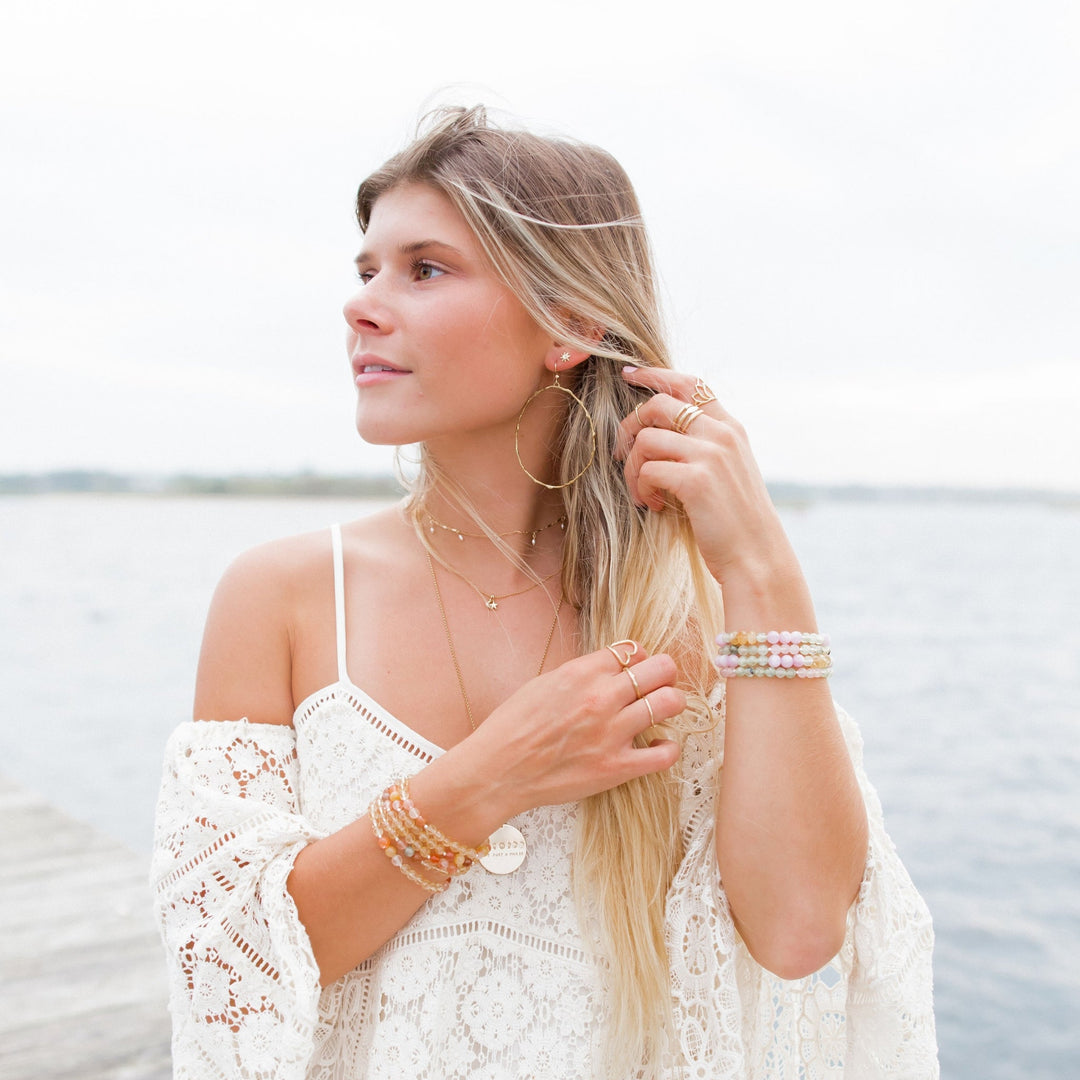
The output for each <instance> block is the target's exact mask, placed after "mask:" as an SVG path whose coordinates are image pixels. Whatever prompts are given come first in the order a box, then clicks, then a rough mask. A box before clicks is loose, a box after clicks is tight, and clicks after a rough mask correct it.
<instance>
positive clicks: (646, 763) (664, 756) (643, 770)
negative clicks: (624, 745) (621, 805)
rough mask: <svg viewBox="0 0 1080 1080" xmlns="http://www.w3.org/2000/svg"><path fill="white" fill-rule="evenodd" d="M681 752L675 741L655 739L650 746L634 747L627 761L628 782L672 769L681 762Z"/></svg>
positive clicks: (629, 752) (629, 751)
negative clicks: (638, 777)
mask: <svg viewBox="0 0 1080 1080" xmlns="http://www.w3.org/2000/svg"><path fill="white" fill-rule="evenodd" d="M680 753H681V750H680V748H679V744H678V743H677V742H675V741H674V740H673V739H654V740H653V741H652V742H651V743H649V745H648V746H641V747H637V746H635V747H632V748H631V749H630V750H628V751H627V756H626V759H625V762H626V770H625V775H626V779H627V780H632V779H633V778H634V777H637V776H647V775H648V774H649V773H657V772H663V771H664V770H665V769H670V768H671V767H672V765H674V764H675V762H677V761H678V760H679V755H680Z"/></svg>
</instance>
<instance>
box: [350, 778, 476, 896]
mask: <svg viewBox="0 0 1080 1080" xmlns="http://www.w3.org/2000/svg"><path fill="white" fill-rule="evenodd" d="M368 813H369V815H370V816H371V829H372V831H373V832H374V833H375V840H376V842H377V843H378V845H379V847H380V848H382V850H383V854H384V855H386V857H387V858H388V859H389V860H390V861H391V862H392V863H393V864H394V866H396V867H397V868H398V869H399V870H400V871H401V872H402V873H403V874H404V875H405V876H406V877H407V878H408V879H409V880H410V881H412V882H415V883H416V884H417V885H419V886H420V887H421V888H423V889H427V891H428V892H433V893H435V892H443V891H444V890H445V889H446V888H447V887H448V886H449V884H450V878H452V877H456V876H457V875H458V874H464V873H465V872H466V871H467V870H468V869H470V867H472V865H473V864H474V863H476V862H479V861H480V859H482V858H483V857H484V856H485V855H486V854H487V853H488V851H489V850H490V848H489V847H488V844H487V843H486V842H485V843H483V844H481V845H480V847H479V848H471V847H468V846H467V845H465V844H459V843H457V842H456V841H454V840H451V839H450V838H449V837H448V836H446V835H445V834H444V833H442V832H440V831H439V830H438V829H437V828H435V826H434V825H432V824H431V823H430V822H427V821H425V820H424V818H423V816H422V815H421V813H420V811H419V810H418V809H417V808H416V805H415V804H414V803H413V801H412V799H410V798H409V781H408V780H407V779H405V778H402V779H401V780H399V781H397V783H394V784H391V785H390V786H389V787H388V788H387V789H386V790H385V791H384V792H383V793H382V794H381V795H379V797H378V798H376V799H374V800H372V803H371V806H370V807H369V808H368ZM417 867H420V868H423V869H424V870H427V871H434V872H435V873H442V874H446V875H447V877H446V878H443V879H441V880H439V881H432V880H431V878H428V877H425V876H424V875H423V874H421V873H420V872H419V870H418V869H416V868H417Z"/></svg>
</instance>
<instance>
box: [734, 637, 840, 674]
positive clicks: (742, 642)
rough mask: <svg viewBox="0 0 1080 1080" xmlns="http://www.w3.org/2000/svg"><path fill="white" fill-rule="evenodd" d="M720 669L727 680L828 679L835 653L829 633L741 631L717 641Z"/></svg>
mask: <svg viewBox="0 0 1080 1080" xmlns="http://www.w3.org/2000/svg"><path fill="white" fill-rule="evenodd" d="M716 644H717V645H719V646H720V654H719V655H718V656H717V657H716V661H715V663H716V666H717V668H718V669H719V672H720V674H721V675H722V676H723V677H724V678H726V679H730V678H737V677H740V676H746V677H749V678H773V679H775V678H780V679H794V678H796V677H798V678H800V679H827V678H828V677H829V676H830V675H831V674H832V654H831V653H830V651H829V638H828V635H826V634H811V633H806V632H804V631H801V630H766V631H757V630H738V631H735V632H734V633H730V634H726V633H725V634H720V635H718V636H717V638H716Z"/></svg>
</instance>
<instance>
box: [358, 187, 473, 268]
mask: <svg viewBox="0 0 1080 1080" xmlns="http://www.w3.org/2000/svg"><path fill="white" fill-rule="evenodd" d="M420 240H437V241H440V242H441V243H444V244H449V245H451V246H453V247H456V248H460V249H462V250H463V251H468V252H472V251H474V250H476V248H477V244H476V240H475V237H474V236H473V233H472V230H471V229H470V228H469V226H468V224H467V223H466V221H465V218H464V217H462V215H461V212H460V211H459V210H458V209H457V207H456V206H454V204H453V203H452V202H451V201H450V200H449V199H448V198H447V197H446V196H445V195H444V194H443V193H442V192H441V191H439V190H438V189H437V188H434V187H431V186H430V185H428V184H418V183H407V184H398V185H397V186H396V187H392V188H391V189H390V190H389V191H387V192H384V193H383V194H382V195H380V196H379V198H378V199H377V200H376V201H375V204H374V206H372V208H371V218H370V220H369V221H368V227H367V231H366V232H365V233H364V250H365V251H370V250H373V249H375V248H376V247H382V246H384V245H389V246H391V247H400V246H402V245H405V244H413V243H416V242H417V241H420Z"/></svg>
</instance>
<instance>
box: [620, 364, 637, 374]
mask: <svg viewBox="0 0 1080 1080" xmlns="http://www.w3.org/2000/svg"><path fill="white" fill-rule="evenodd" d="M631 371H637V368H636V367H634V365H633V364H627V365H626V367H624V368H623V369H622V372H623V374H624V375H626V374H629V372H631Z"/></svg>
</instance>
